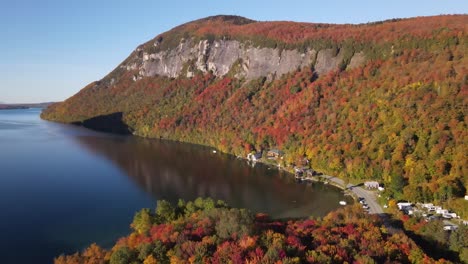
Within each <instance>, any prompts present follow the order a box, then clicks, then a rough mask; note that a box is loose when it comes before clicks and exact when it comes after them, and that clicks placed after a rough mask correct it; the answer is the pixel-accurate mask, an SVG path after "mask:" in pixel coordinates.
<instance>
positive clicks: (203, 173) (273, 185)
mask: <svg viewBox="0 0 468 264" xmlns="http://www.w3.org/2000/svg"><path fill="white" fill-rule="evenodd" d="M76 139H77V141H78V142H79V143H80V144H81V145H83V146H85V147H86V149H89V150H90V151H92V152H94V153H96V154H98V155H102V156H103V157H105V158H107V159H108V160H110V161H112V162H113V163H115V164H116V165H117V166H118V167H119V168H120V169H121V170H123V171H124V172H125V173H126V174H127V175H128V176H129V177H130V178H131V179H132V180H133V181H134V182H136V183H137V184H138V186H139V187H140V188H141V189H143V190H144V191H146V192H147V193H149V194H151V195H152V196H153V197H154V198H155V200H156V199H166V200H169V201H171V202H177V200H178V199H179V198H181V199H185V200H193V199H195V198H196V197H212V198H213V199H221V200H224V201H226V202H228V203H229V204H230V205H231V206H233V207H245V208H248V209H250V210H252V211H253V212H265V213H268V214H270V215H271V216H273V217H275V218H285V217H305V216H310V215H313V216H323V215H325V214H326V213H328V212H330V211H331V210H333V209H336V208H337V207H338V202H339V201H340V200H343V199H344V197H343V194H342V193H341V191H340V190H338V189H336V188H334V187H331V186H324V185H323V184H319V183H314V184H298V183H296V182H295V180H294V177H292V176H291V175H290V174H288V173H286V172H283V171H278V170H277V169H274V168H271V167H268V166H265V165H263V164H256V165H255V167H253V168H252V167H251V166H249V165H248V164H247V162H246V161H245V160H242V159H236V158H235V157H233V156H231V155H225V154H216V153H213V152H212V149H210V148H208V147H203V146H198V145H192V144H185V143H177V142H170V141H163V140H150V139H143V138H137V137H119V136H116V137H94V136H78V137H76Z"/></svg>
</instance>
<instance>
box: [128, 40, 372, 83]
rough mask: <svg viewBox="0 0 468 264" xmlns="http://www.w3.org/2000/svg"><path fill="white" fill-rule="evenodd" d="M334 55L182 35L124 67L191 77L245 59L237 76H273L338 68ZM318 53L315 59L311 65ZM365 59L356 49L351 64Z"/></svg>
mask: <svg viewBox="0 0 468 264" xmlns="http://www.w3.org/2000/svg"><path fill="white" fill-rule="evenodd" d="M140 51H141V50H140ZM333 55H334V54H333V50H332V49H325V50H320V51H318V52H317V51H316V50H314V49H309V50H308V51H306V52H300V51H298V50H279V49H273V48H259V47H252V46H250V45H246V44H242V43H240V42H239V41H235V40H216V41H214V42H212V43H210V42H209V41H208V40H201V41H198V42H195V41H194V40H193V39H188V40H185V39H182V40H181V41H180V43H179V45H178V46H177V47H176V48H174V49H172V50H167V51H160V52H157V53H152V54H148V53H146V52H144V53H143V54H141V53H139V54H137V55H135V56H134V57H133V58H132V59H130V60H129V61H128V63H127V65H123V66H122V68H124V69H126V70H128V71H129V70H136V69H138V72H139V73H138V75H139V76H138V77H144V76H157V75H159V76H167V77H173V78H176V77H179V76H181V75H182V74H184V75H185V76H187V77H189V78H190V77H193V76H194V74H195V72H194V70H195V69H196V70H198V71H201V72H204V73H206V72H208V71H211V72H212V73H213V74H214V75H215V76H217V77H221V76H225V75H226V74H227V73H228V72H229V71H230V70H231V68H232V67H233V65H234V64H235V63H236V62H242V64H241V65H240V66H241V67H239V69H238V72H237V73H236V75H235V77H238V78H241V77H245V78H246V79H256V78H259V77H264V76H265V77H268V79H274V78H275V77H280V76H281V75H283V74H286V73H289V72H291V71H294V70H296V69H300V68H303V67H309V66H315V70H316V71H317V73H318V74H324V73H327V72H329V71H332V70H336V69H338V67H339V65H340V64H341V63H342V61H343V52H339V53H338V54H337V55H336V56H333ZM316 57H317V59H316V63H315V65H312V63H313V62H314V60H315V58H316ZM364 61H365V56H364V54H363V53H362V52H359V53H356V54H355V55H354V56H353V57H352V59H351V62H350V64H349V65H348V68H350V69H351V68H354V67H357V66H359V65H361V64H362V63H364ZM187 63H190V65H191V67H189V68H188V69H187V70H186V72H183V70H184V67H186V66H189V65H188V64H187ZM136 79H141V78H136Z"/></svg>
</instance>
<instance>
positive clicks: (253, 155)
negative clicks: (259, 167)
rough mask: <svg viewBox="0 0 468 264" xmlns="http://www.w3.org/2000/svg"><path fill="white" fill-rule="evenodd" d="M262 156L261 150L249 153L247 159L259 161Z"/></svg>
mask: <svg viewBox="0 0 468 264" xmlns="http://www.w3.org/2000/svg"><path fill="white" fill-rule="evenodd" d="M261 158H262V153H261V152H257V153H249V154H247V160H250V161H258V160H260V159H261Z"/></svg>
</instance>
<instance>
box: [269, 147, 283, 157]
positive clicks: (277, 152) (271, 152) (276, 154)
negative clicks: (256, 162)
mask: <svg viewBox="0 0 468 264" xmlns="http://www.w3.org/2000/svg"><path fill="white" fill-rule="evenodd" d="M283 156H284V152H283V151H281V150H278V149H270V150H269V151H268V152H267V158H268V159H283Z"/></svg>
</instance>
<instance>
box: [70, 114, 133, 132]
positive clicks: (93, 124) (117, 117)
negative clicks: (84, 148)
mask: <svg viewBox="0 0 468 264" xmlns="http://www.w3.org/2000/svg"><path fill="white" fill-rule="evenodd" d="M122 118H123V114H122V112H117V113H112V114H108V115H101V116H96V117H93V118H90V119H86V120H85V121H83V122H74V123H73V124H74V125H80V126H84V127H86V128H89V129H92V130H97V131H102V132H108V133H114V134H120V135H129V134H131V131H130V128H129V127H128V126H127V125H126V124H125V123H124V122H123V120H122Z"/></svg>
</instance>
